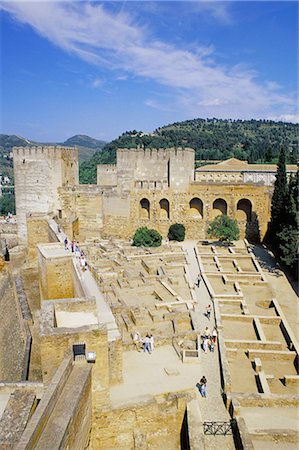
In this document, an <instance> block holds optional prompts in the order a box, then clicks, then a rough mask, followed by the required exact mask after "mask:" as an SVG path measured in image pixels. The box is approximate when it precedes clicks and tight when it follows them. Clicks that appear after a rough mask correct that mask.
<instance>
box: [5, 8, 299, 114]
mask: <svg viewBox="0 0 299 450" xmlns="http://www.w3.org/2000/svg"><path fill="white" fill-rule="evenodd" d="M200 3H201V2H200ZM207 5H208V6H203V4H199V5H195V6H194V7H197V8H209V10H210V11H211V10H213V11H214V12H215V14H216V11H218V13H217V14H220V15H221V14H223V18H224V17H225V14H227V9H226V8H225V7H224V6H223V7H221V5H222V4H221V3H214V2H212V1H209V2H208V3H207ZM0 8H2V9H3V10H5V11H7V12H8V13H10V14H11V15H12V16H13V17H14V18H15V20H17V21H19V22H21V23H24V24H28V25H30V26H31V27H32V28H33V29H34V30H35V31H36V32H37V33H39V34H40V35H41V36H43V37H45V38H47V39H48V40H49V41H51V42H52V43H53V44H55V45H57V46H58V47H60V48H61V49H63V50H65V51H67V52H70V53H72V54H75V55H77V56H78V57H79V58H81V59H83V60H85V61H87V62H88V63H92V64H94V65H96V66H99V67H105V68H109V69H110V70H114V71H115V72H116V73H117V71H121V77H124V76H126V75H128V76H129V75H131V76H134V77H136V76H137V77H142V78H145V79H149V80H153V81H155V82H156V83H158V84H160V85H163V86H166V87H167V89H168V91H171V93H172V105H170V104H168V105H167V107H169V108H170V109H174V107H175V106H177V107H180V108H184V111H185V113H186V114H192V115H195V116H203V115H205V116H211V115H213V116H219V117H232V118H236V117H240V118H249V117H266V116H270V115H276V114H291V112H292V110H293V109H294V108H295V105H294V103H295V101H294V99H293V98H292V97H291V96H290V95H287V94H284V93H281V91H282V89H281V88H280V87H279V86H277V85H276V84H275V83H273V82H271V81H266V82H264V83H262V82H259V81H257V73H255V72H254V71H251V70H248V68H246V67H244V66H242V65H241V64H240V65H237V66H234V67H227V66H224V65H220V64H217V61H216V60H215V57H214V60H213V49H212V48H211V47H208V48H205V47H199V48H198V49H190V48H186V49H182V48H180V49H178V48H176V47H175V46H174V45H172V44H168V43H165V42H163V41H161V40H159V39H155V38H154V37H153V36H152V32H151V31H150V30H149V29H147V28H146V27H145V26H140V25H139V24H138V18H137V16H136V15H135V17H133V16H132V15H131V16H129V15H128V14H126V13H125V12H124V11H123V10H121V12H119V13H112V12H111V10H110V9H108V8H106V7H105V6H103V5H101V4H98V3H90V2H89V3H86V2H84V3H83V2H62V3H61V2H53V1H52V2H49V1H40V2H39V3H31V2H27V1H20V2H12V1H10V2H7V1H4V2H2V3H1V4H0ZM221 11H222V12H221ZM120 79H123V78H120ZM93 84H94V87H99V86H100V85H101V81H100V80H95V81H94V82H93ZM151 101H152V102H153V100H151ZM159 104H160V102H159ZM153 105H154V103H152V105H151V106H153Z"/></svg>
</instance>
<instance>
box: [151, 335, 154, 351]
mask: <svg viewBox="0 0 299 450" xmlns="http://www.w3.org/2000/svg"><path fill="white" fill-rule="evenodd" d="M150 346H151V352H153V351H154V336H153V335H152V334H150Z"/></svg>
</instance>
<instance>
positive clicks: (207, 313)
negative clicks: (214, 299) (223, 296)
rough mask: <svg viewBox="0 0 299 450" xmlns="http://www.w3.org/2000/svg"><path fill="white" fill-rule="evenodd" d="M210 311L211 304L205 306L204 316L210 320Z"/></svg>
mask: <svg viewBox="0 0 299 450" xmlns="http://www.w3.org/2000/svg"><path fill="white" fill-rule="evenodd" d="M211 311H212V308H211V305H208V306H207V307H206V316H207V318H208V319H209V320H210V317H211Z"/></svg>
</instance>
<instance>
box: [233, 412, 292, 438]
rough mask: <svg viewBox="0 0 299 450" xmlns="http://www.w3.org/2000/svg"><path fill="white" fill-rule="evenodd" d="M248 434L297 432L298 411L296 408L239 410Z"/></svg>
mask: <svg viewBox="0 0 299 450" xmlns="http://www.w3.org/2000/svg"><path fill="white" fill-rule="evenodd" d="M241 414H242V416H243V417H244V419H245V422H246V425H247V427H248V430H249V432H250V433H252V432H253V431H254V430H261V429H262V430H267V429H268V430H273V429H278V430H294V431H297V432H299V410H298V409H296V408H279V407H277V408H266V407H263V408H241Z"/></svg>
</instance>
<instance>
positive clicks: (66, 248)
mask: <svg viewBox="0 0 299 450" xmlns="http://www.w3.org/2000/svg"><path fill="white" fill-rule="evenodd" d="M63 242H64V248H65V250H68V249H69V245H68V240H67V237H66V238H65V239H64V241H63Z"/></svg>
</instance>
